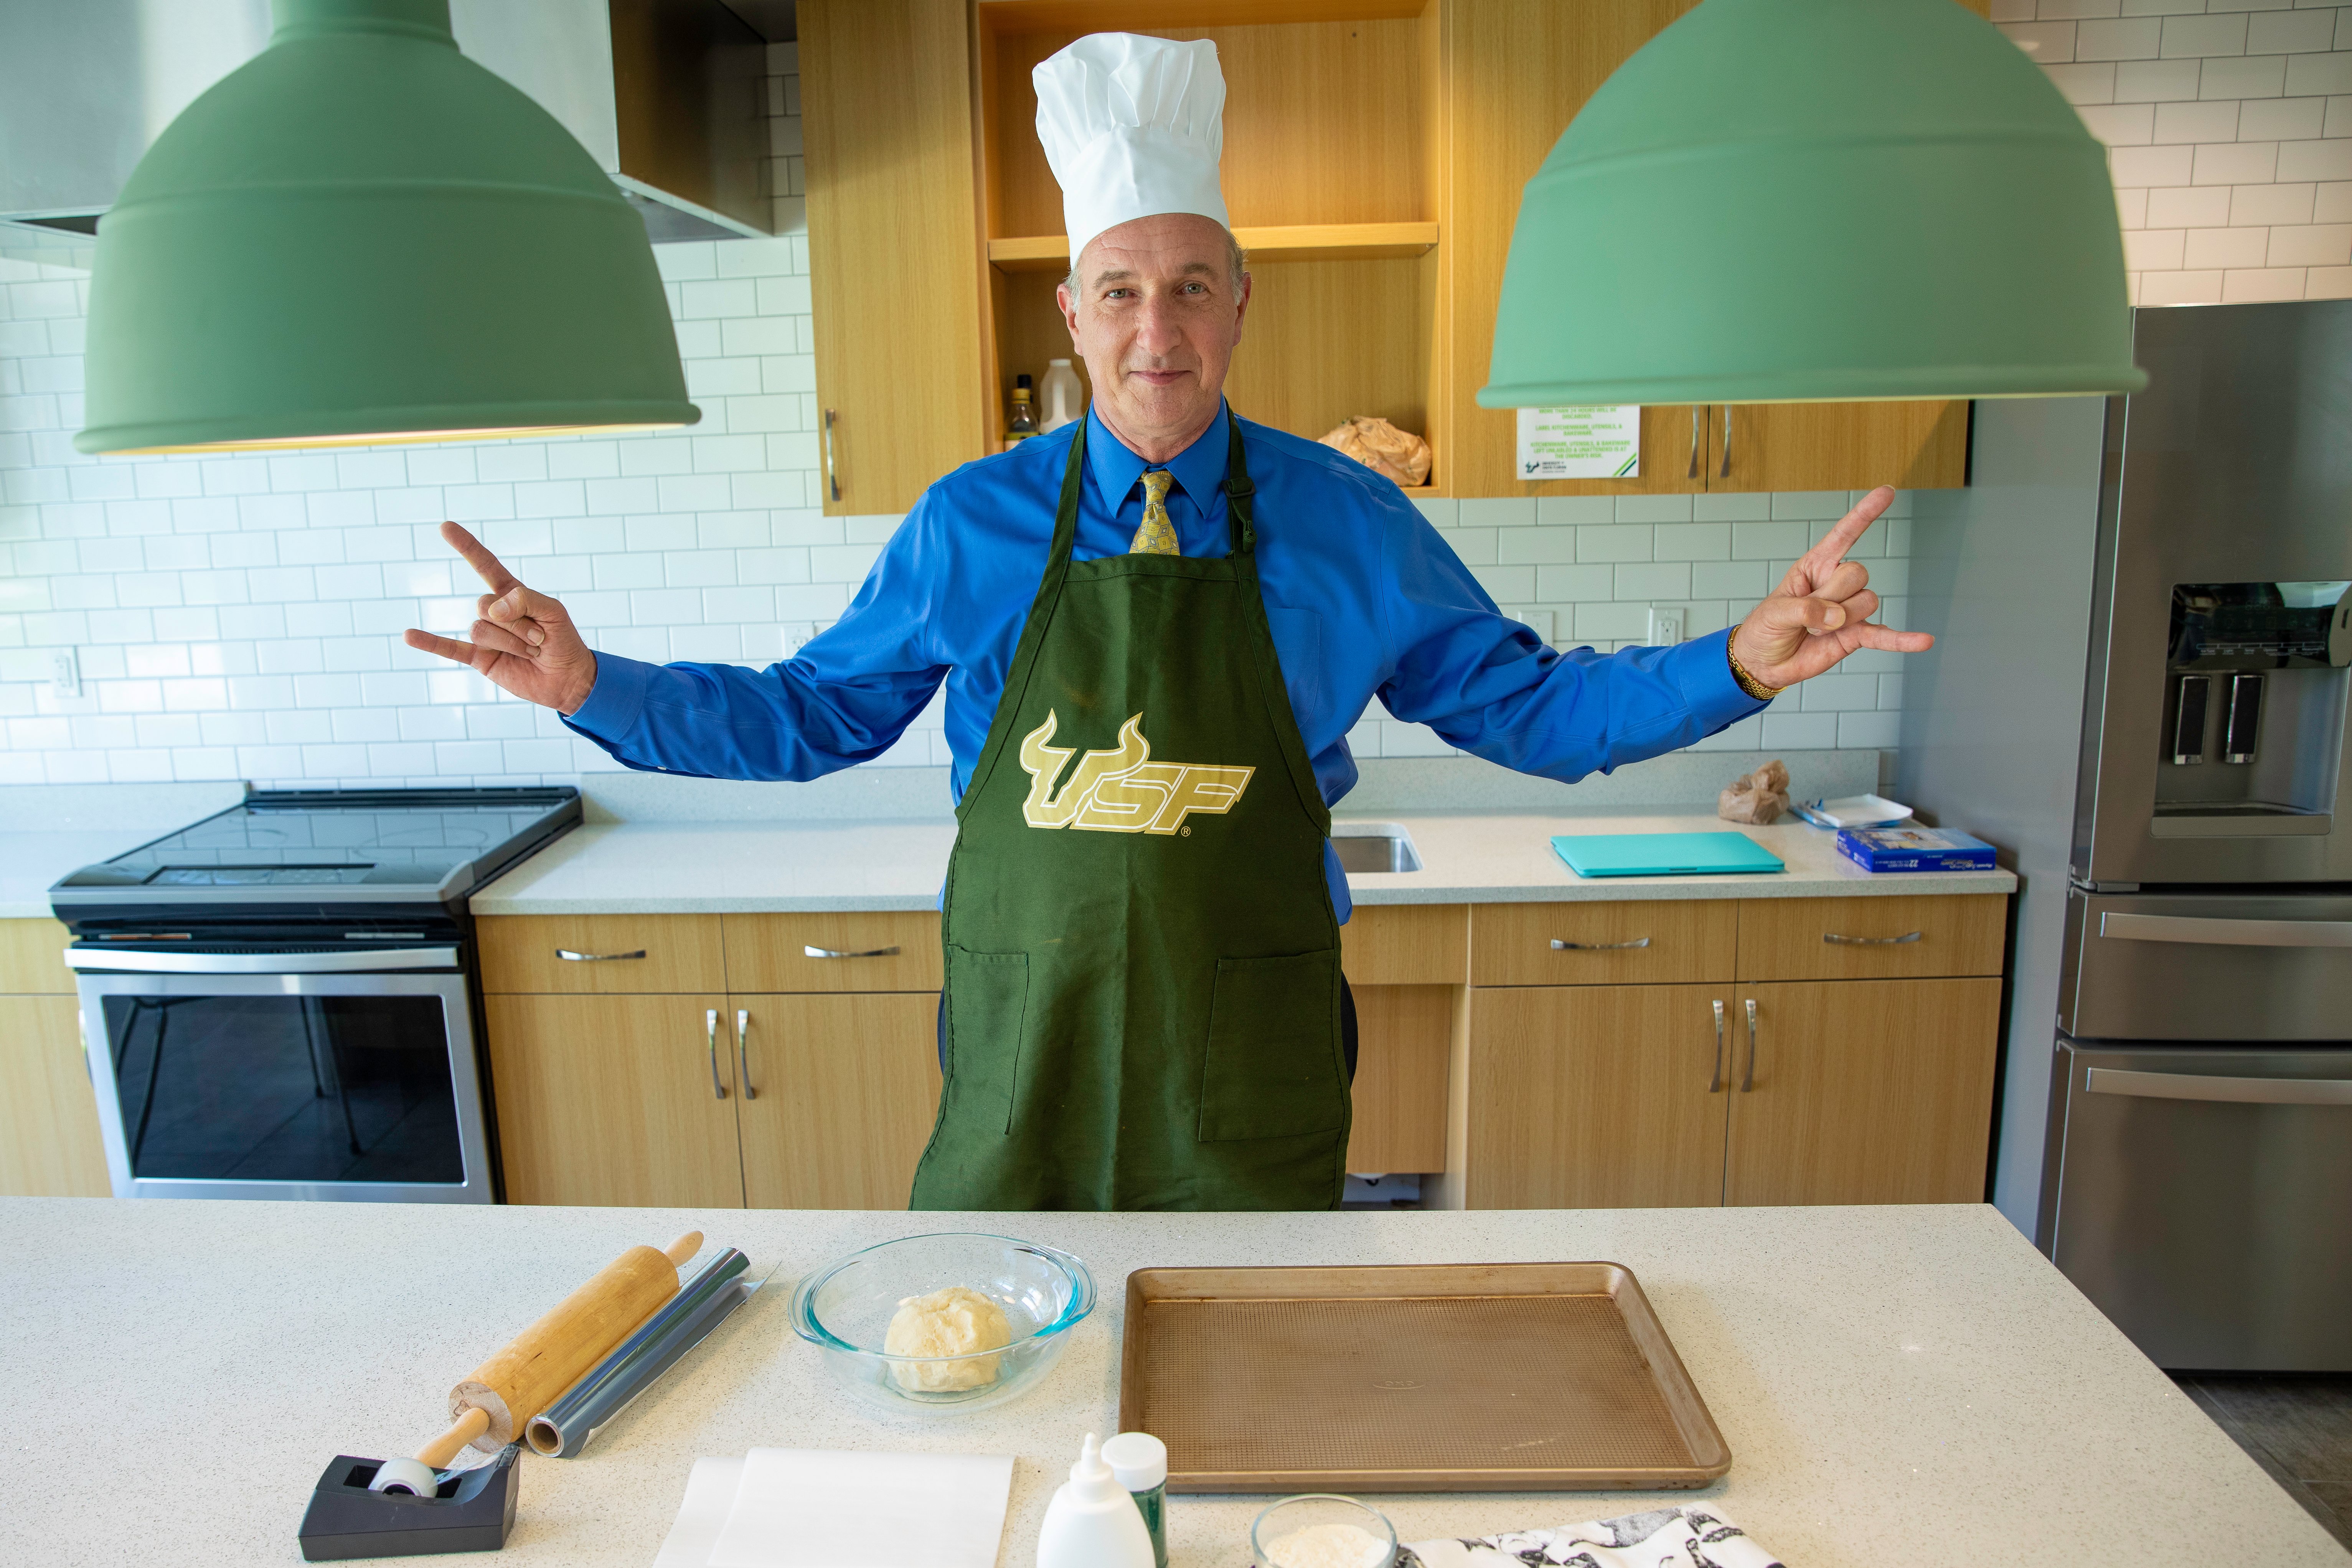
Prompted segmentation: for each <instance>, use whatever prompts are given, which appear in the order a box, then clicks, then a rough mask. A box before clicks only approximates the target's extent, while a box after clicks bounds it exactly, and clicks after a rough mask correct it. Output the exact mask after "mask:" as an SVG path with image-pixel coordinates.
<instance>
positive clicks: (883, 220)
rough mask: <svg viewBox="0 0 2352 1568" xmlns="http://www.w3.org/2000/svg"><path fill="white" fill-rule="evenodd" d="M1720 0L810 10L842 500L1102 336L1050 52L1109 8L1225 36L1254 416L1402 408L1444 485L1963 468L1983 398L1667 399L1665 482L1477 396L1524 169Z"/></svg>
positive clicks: (914, 480) (1240, 394) (892, 492)
mask: <svg viewBox="0 0 2352 1568" xmlns="http://www.w3.org/2000/svg"><path fill="white" fill-rule="evenodd" d="M1961 3H1962V4H1965V5H1969V6H1970V8H1971V9H1974V10H1976V11H1978V12H1979V14H1983V13H1984V12H1985V10H1986V8H1987V5H1988V4H1989V0H1961ZM1696 4H1697V0H1607V3H1606V4H1580V5H1570V4H1566V3H1564V0H1418V3H1416V0H1264V3H1262V4H1258V5H1248V6H1244V5H1234V4H1233V3H1232V0H1100V3H1098V4H1096V5H1087V6H1083V7H1081V6H1074V5H1071V4H1069V3H1068V0H979V3H978V4H967V0H805V5H804V6H803V16H802V20H801V38H800V58H801V71H802V83H803V137H804V140H805V144H806V153H805V164H806V170H807V182H808V184H807V195H808V206H809V242H810V257H809V268H810V274H811V276H810V284H811V293H812V300H813V310H814V332H815V335H816V345H815V346H816V360H817V387H818V402H819V405H820V408H821V409H822V410H823V411H824V418H825V419H826V421H827V423H826V425H825V427H824V431H823V437H824V443H825V444H824V449H823V456H824V463H825V471H824V485H825V491H824V510H826V511H827V512H829V513H844V514H855V513H871V512H898V511H904V510H907V509H908V507H909V506H911V505H912V504H913V503H914V500H915V499H916V497H917V496H918V495H919V493H920V492H921V490H922V489H923V488H924V487H925V486H926V485H928V484H929V483H930V482H931V481H932V480H934V479H938V478H939V477H940V476H941V475H943V474H945V473H947V472H948V471H949V470H950V469H952V468H955V467H956V466H957V465H959V464H961V463H963V462H966V461H969V460H970V459H971V458H976V457H980V456H982V455H984V454H986V453H988V452H991V451H994V450H996V449H998V447H999V446H1000V444H1001V440H1002V435H1003V422H1004V418H1005V408H1006V404H1007V400H1008V398H1009V396H1010V393H1011V388H1012V386H1013V378H1014V376H1015V375H1017V374H1023V373H1024V372H1025V373H1027V374H1031V375H1032V376H1039V375H1042V374H1044V371H1045V362H1046V361H1047V360H1048V359H1051V358H1057V357H1058V358H1070V357H1075V356H1073V355H1072V353H1071V350H1070V344H1069V336H1068V332H1067V330H1066V327H1065V326H1064V324H1063V321H1062V318H1061V315H1060V311H1059V308H1058V306H1057V305H1056V304H1055V298H1054V289H1055V284H1056V283H1058V282H1059V281H1060V279H1061V278H1062V276H1063V275H1064V274H1065V273H1066V271H1067V269H1068V267H1069V255H1068V247H1067V243H1066V238H1065V237H1064V235H1063V233H1062V218H1061V210H1062V209H1061V196H1060V190H1059V187H1058V185H1057V184H1055V181H1054V178H1053V174H1052V171H1051V170H1050V169H1049V168H1048V167H1047V165H1046V163H1045V153H1044V150H1043V149H1042V148H1041V147H1040V146H1039V145H1038V142H1037V138H1036V132H1035V128H1034V127H1035V116H1036V98H1035V93H1034V89H1033V87H1032V86H1031V82H1030V75H1029V73H1030V71H1031V70H1032V68H1034V66H1035V65H1036V64H1037V63H1038V62H1039V61H1040V60H1042V59H1044V58H1045V57H1046V56H1048V55H1050V54H1052V53H1053V52H1055V50H1056V49H1059V48H1061V47H1063V46H1064V45H1066V44H1067V43H1068V42H1069V41H1070V40H1071V39H1073V38H1075V37H1078V36H1079V35H1080V34H1081V33H1082V32H1084V31H1087V30H1090V29H1100V28H1106V27H1117V28H1124V29H1128V30H1131V31H1138V32H1146V33H1151V34H1154V35H1157V36H1160V37H1175V38H1186V39H1192V38H1206V39H1210V40H1212V41H1213V42H1214V43H1215V44H1216V46H1217V49H1218V54H1219V58H1220V64H1221V66H1222V68H1223V73H1224V76H1225V79H1226V83H1227V99H1226V108H1225V126H1224V131H1225V136H1224V156H1223V165H1222V169H1221V175H1222V183H1223V190H1224V194H1225V199H1226V203H1227V206H1228V208H1229V210H1230V212H1231V214H1232V217H1233V223H1234V232H1235V235H1236V237H1238V238H1239V239H1240V240H1241V242H1242V244H1243V245H1244V247H1247V249H1248V250H1249V252H1250V256H1251V263H1250V266H1251V271H1252V275H1253V279H1254V282H1253V294H1252V299H1251V304H1250V314H1249V318H1248V322H1247V331H1246V333H1245V336H1244V342H1243V346H1242V348H1241V351H1240V352H1239V353H1237V354H1236V355H1235V357H1234V366H1233V370H1232V373H1231V379H1230V381H1229V383H1228V386H1227V391H1228V394H1229V395H1230V397H1231V398H1232V401H1233V404H1234V408H1235V409H1237V410H1238V411H1239V412H1241V413H1242V414H1243V415H1244V416H1247V417H1250V418H1253V419H1256V420H1259V421H1261V422H1263V423H1265V424H1268V425H1273V426H1277V427H1279V428H1282V429H1285V430H1288V431H1290V432H1292V433H1293V434H1295V435H1299V436H1304V437H1308V438H1310V439H1312V438H1315V437H1320V436H1322V435H1323V434H1324V433H1325V432H1326V431H1328V430H1329V429H1330V428H1331V427H1332V426H1335V425H1337V424H1338V423H1339V421H1340V420H1341V419H1343V418H1346V417H1348V416H1352V415H1378V416H1381V417H1384V418H1387V419H1390V420H1392V421H1393V422H1395V423H1396V424H1397V425H1399V426H1402V427H1403V428H1405V429H1408V430H1412V431H1414V432H1416V433H1418V434H1420V435H1422V436H1423V437H1426V438H1427V440H1428V441H1429V444H1430V447H1431V453H1432V468H1431V474H1430V480H1429V483H1428V485H1427V486H1426V487H1424V488H1423V489H1422V490H1420V491H1419V492H1418V493H1421V494H1425V495H1431V496H1447V495H1452V496H1525V495H1575V494H1620V493H1623V494H1643V493H1657V492H1673V493H1680V492H1689V491H1699V490H1707V489H1728V490H1749V489H1793V490H1818V489H1863V488H1866V487H1868V486H1870V485H1873V484H1877V483H1881V482H1885V483H1893V484H1898V485H1903V486H1906V487H1907V488H1928V487H1937V486H1951V485H1958V484H1962V483H1964V482H1965V481H1966V440H1967V421H1968V412H1967V405H1965V404H1962V403H1903V404H1879V403H1840V404H1804V405H1769V406H1764V405H1759V406H1750V405H1740V406H1739V407H1738V408H1737V409H1727V408H1725V407H1722V406H1713V407H1704V406H1703V407H1699V408H1696V409H1694V408H1691V407H1687V406H1684V407H1666V406H1661V407H1652V408H1645V409H1644V410H1643V416H1642V467H1641V473H1640V475H1639V477H1637V478H1634V479H1622V480H1614V479H1611V480H1602V479H1593V480H1554V481H1549V482H1545V483H1540V484H1528V483H1525V482H1522V481H1520V480H1519V479H1517V477H1516V476H1515V474H1514V472H1513V468H1514V457H1515V453H1516V450H1517V447H1516V442H1517V436H1516V424H1515V416H1514V415H1513V413H1512V412H1511V411H1510V410H1508V409H1486V408H1480V407H1479V406H1478V405H1477V403H1476V401H1475V395H1476V393H1477V390H1478V388H1479V387H1480V386H1482V385H1484V384H1486V368H1487V359H1488V353H1489V351H1490V349H1491V347H1492V343H1493V336H1494V321H1495V309H1496V302H1497V300H1498V298H1499V294H1500V290H1501V286H1502V277H1503V268H1504V262H1505V259H1506V258H1507V254H1508V250H1509V246H1510V237H1511V231H1512V228H1513V226H1514V225H1515V224H1516V222H1517V216H1518V208H1519V195H1520V191H1521V189H1522V187H1523V186H1524V185H1525V184H1526V183H1527V181H1528V178H1529V177H1530V176H1531V175H1533V174H1534V173H1535V171H1536V170H1537V168H1538V166H1539V165H1540V164H1541V163H1542V162H1543V159H1544V157H1545V155H1546V154H1547V153H1549V152H1550V150H1551V147H1552V144H1553V143H1554V142H1556V141H1558V139H1559V133H1560V132H1561V131H1562V130H1563V129H1564V128H1565V127H1566V126H1567V124H1568V122H1569V121H1570V119H1572V118H1573V117H1574V115H1575V113H1576V111H1577V110H1579V109H1580V108H1581V107H1582V106H1583V104H1584V102H1585V100H1586V99H1588V98H1589V97H1590V96H1591V93H1592V91H1593V90H1594V89H1596V88H1598V87H1599V86H1600V85H1601V82H1603V81H1604V80H1606V79H1608V77H1609V75H1610V74H1611V73H1612V71H1614V70H1615V69H1616V68H1618V66H1620V65H1622V63H1623V62H1624V61H1625V60H1626V59H1627V58H1629V57H1631V56H1632V55H1633V52H1634V51H1635V50H1636V49H1638V48H1640V47H1641V46H1642V45H1643V44H1644V43H1646V42H1647V41H1648V40H1649V39H1650V38H1651V37H1654V35H1655V34H1656V33H1657V32H1658V31H1659V30H1660V29H1661V28H1663V27H1664V26H1667V25H1669V24H1670V23H1672V22H1673V21H1675V19H1676V18H1677V17H1679V16H1682V15H1683V14H1684V13H1685V12H1686V11H1688V10H1689V9H1690V8H1691V7H1692V6H1693V5H1696ZM918 362H919V363H923V364H924V365H925V366H926V367H927V368H926V372H925V374H922V375H920V376H916V377H912V378H910V377H908V375H907V374H906V373H905V367H906V365H907V364H908V363H918ZM1075 368H1076V370H1077V372H1078V374H1079V376H1080V379H1081V380H1082V381H1083V380H1084V379H1085V377H1086V367H1085V365H1084V363H1082V362H1081V363H1078V364H1077V365H1076V367H1075ZM1727 433H1728V434H1730V435H1731V437H1732V438H1733V446H1732V451H1731V454H1730V462H1729V465H1728V467H1727V468H1726V466H1725V464H1724V462H1723V460H1722V459H1723V437H1724V436H1725V435H1726V434H1727Z"/></svg>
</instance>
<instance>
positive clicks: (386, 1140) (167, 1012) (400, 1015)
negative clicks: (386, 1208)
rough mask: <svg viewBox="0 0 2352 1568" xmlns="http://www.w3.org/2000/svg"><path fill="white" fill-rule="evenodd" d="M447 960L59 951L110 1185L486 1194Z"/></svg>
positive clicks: (439, 1197)
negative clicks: (69, 969) (74, 989)
mask: <svg viewBox="0 0 2352 1568" xmlns="http://www.w3.org/2000/svg"><path fill="white" fill-rule="evenodd" d="M457 956H458V954H457V948H456V947H455V946H444V947H417V948H408V949H386V950H377V951H366V950H362V951H354V952H271V953H254V952H126V951H121V950H114V951H98V952H90V951H86V950H80V949H77V950H74V951H72V952H68V955H67V962H68V963H71V964H72V965H73V966H74V967H75V968H76V969H77V970H79V972H80V973H79V983H78V990H79V995H80V1000H81V1016H82V1037H83V1040H84V1043H85V1046H86V1048H87V1049H88V1051H89V1069H90V1079H91V1081H92V1082H93V1083H95V1084H96V1085H97V1088H98V1108H99V1123H100V1130H101V1131H102V1132H103V1133H104V1136H105V1140H106V1162H107V1169H108V1171H109V1173H110V1174H111V1176H112V1177H113V1182H114V1195H115V1196H117V1197H123V1198H154V1197H183V1198H310V1199H316V1198H337V1199H344V1200H357V1201H362V1202H406V1203H489V1202H491V1201H492V1199H493V1197H494V1195H495V1181H494V1178H493V1173H492V1170H491V1164H490V1148H489V1138H488V1123H487V1121H486V1118H485V1116H484V1106H483V1095H482V1087H481V1084H482V1078H481V1063H480V1060H479V1058H478V1045H477V1041H476V1039H475V1037H474V1023H473V1010H472V1007H471V1005H470V1003H469V999H468V997H467V984H466V975H465V974H464V973H463V972H462V971H461V970H460V969H459V967H458V963H457Z"/></svg>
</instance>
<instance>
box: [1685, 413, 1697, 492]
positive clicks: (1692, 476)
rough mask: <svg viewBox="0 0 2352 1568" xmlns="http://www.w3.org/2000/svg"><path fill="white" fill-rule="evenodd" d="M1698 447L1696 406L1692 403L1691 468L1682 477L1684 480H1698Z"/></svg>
mask: <svg viewBox="0 0 2352 1568" xmlns="http://www.w3.org/2000/svg"><path fill="white" fill-rule="evenodd" d="M1700 445H1701V443H1700V441H1699V438H1698V405H1697V404H1696V403H1694V404H1692V405H1691V466H1690V472H1689V473H1687V474H1685V475H1684V476H1683V477H1684V478H1685V479H1696V478H1698V454H1699V447H1700Z"/></svg>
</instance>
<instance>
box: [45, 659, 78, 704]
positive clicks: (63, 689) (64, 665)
mask: <svg viewBox="0 0 2352 1568" xmlns="http://www.w3.org/2000/svg"><path fill="white" fill-rule="evenodd" d="M49 694H50V695H51V696H53V697H79V696H80V695H81V661H80V660H79V659H78V658H75V657H74V650H73V649H71V648H69V647H61V648H57V649H54V650H52V651H51V653H50V654H49Z"/></svg>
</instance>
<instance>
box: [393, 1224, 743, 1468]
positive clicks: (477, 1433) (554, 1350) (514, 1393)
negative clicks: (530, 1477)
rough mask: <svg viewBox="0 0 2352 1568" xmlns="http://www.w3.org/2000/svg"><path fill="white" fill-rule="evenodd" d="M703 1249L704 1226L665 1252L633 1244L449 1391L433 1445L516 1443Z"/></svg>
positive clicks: (488, 1447) (670, 1289)
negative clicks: (444, 1420) (446, 1424)
mask: <svg viewBox="0 0 2352 1568" xmlns="http://www.w3.org/2000/svg"><path fill="white" fill-rule="evenodd" d="M701 1250H702V1233H701V1232H700V1231H698V1230H695V1231H688V1233H687V1234H686V1235H684V1236H681V1237H678V1238H677V1240H676V1241H673V1242H671V1243H670V1244H669V1246H668V1247H666V1248H664V1249H662V1250H661V1251H656V1250H655V1249H654V1248H652V1247H631V1248H629V1250H628V1251H626V1252H624V1253H623V1254H621V1256H620V1257H618V1258H614V1259H613V1261H612V1262H610V1263H608V1264H606V1265H605V1266H604V1268H602V1269H601V1270H599V1271H598V1273H597V1275H596V1277H595V1278H594V1279H591V1280H589V1281H588V1283H586V1284H585V1285H583V1286H581V1287H580V1289H577V1290H574V1291H573V1292H572V1294H571V1295H569V1296H566V1297H565V1298H563V1300H561V1301H558V1302H557V1303H556V1304H555V1306H554V1308H553V1309H552V1310H550V1311H549V1312H548V1314H547V1315H546V1316H545V1317H543V1318H541V1319H540V1320H539V1321H537V1322H535V1323H533V1324H532V1325H531V1326H530V1327H529V1328H527V1329H525V1330H524V1331H522V1332H520V1333H519V1334H517V1335H516V1336H515V1337H514V1339H513V1340H512V1341H511V1342H509V1343H508V1345H507V1347H506V1348H505V1349H504V1350H502V1351H500V1352H498V1354H496V1355H494V1356H492V1357H491V1358H490V1359H489V1360H488V1361H486V1362H484V1363H482V1364H481V1365H479V1366H478V1367H476V1368H475V1369H474V1373H473V1375H472V1376H471V1377H468V1378H467V1379H466V1380H465V1381H464V1382H463V1383H460V1384H457V1387H455V1388H453V1389H451V1390H450V1391H449V1415H450V1419H451V1421H452V1422H453V1425H452V1426H450V1428H449V1430H448V1431H447V1432H445V1433H443V1434H442V1435H441V1436H440V1437H438V1438H436V1440H435V1441H434V1443H433V1444H432V1445H431V1446H430V1447H429V1448H428V1449H427V1450H426V1451H427V1452H429V1451H431V1449H432V1448H438V1447H441V1446H442V1445H444V1444H447V1447H448V1452H449V1454H451V1455H454V1454H456V1453H457V1450H458V1449H459V1448H461V1447H465V1445H466V1444H467V1443H471V1444H473V1446H474V1447H477V1448H480V1449H482V1450H483V1451H485V1452H487V1453H492V1454H495V1453H497V1452H498V1451H499V1449H500V1448H503V1447H506V1446H507V1445H508V1444H509V1443H511V1442H513V1441H514V1440H515V1439H516V1438H517V1437H518V1436H520V1435H521V1432H522V1428H523V1424H524V1423H525V1422H527V1421H529V1420H530V1418H531V1417H532V1416H534V1415H538V1414H539V1413H540V1412H541V1411H542V1410H544V1409H546V1408H547V1407H548V1405H550V1404H551V1403H552V1402H553V1401H554V1399H555V1396H556V1395H557V1394H562V1392H563V1391H564V1390H565V1389H567V1388H569V1387H571V1386H572V1384H574V1383H576V1382H578V1381H579V1380H580V1375H581V1374H582V1373H584V1372H586V1371H587V1370H588V1369H589V1368H590V1367H592V1366H594V1365H595V1364H596V1363H598V1362H600V1361H602V1360H604V1357H605V1355H606V1354H607V1353H608V1352H611V1350H612V1349H613V1347H614V1345H617V1344H619V1343H620V1342H622V1341H623V1340H625V1339H626V1338H628V1336H629V1334H630V1332H631V1331H633V1330H635V1328H636V1326H637V1325H638V1324H639V1323H642V1322H644V1321H646V1319H647V1318H650V1317H652V1316H653V1315H654V1312H655V1311H656V1310H657V1309H658V1308H659V1307H660V1306H661V1304H662V1303H663V1302H665V1301H667V1300H669V1299H670V1298H671V1297H672V1296H675V1295H677V1271H678V1269H679V1268H680V1267H681V1266H683V1265H684V1264H685V1263H686V1262H687V1261H688V1259H689V1258H693V1256H694V1255H695V1254H696V1253H698V1252H699V1251H701ZM477 1424H478V1425H477ZM468 1428H470V1429H468ZM461 1431H463V1432H464V1433H465V1435H464V1436H458V1434H459V1433H460V1432H461ZM453 1436H454V1437H457V1441H456V1442H454V1443H452V1442H450V1441H449V1439H450V1438H451V1437H453ZM424 1457H425V1456H424V1454H423V1453H420V1454H419V1455H418V1456H417V1458H420V1459H422V1458H424ZM442 1462H444V1463H446V1458H444V1460H443V1461H442Z"/></svg>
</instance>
